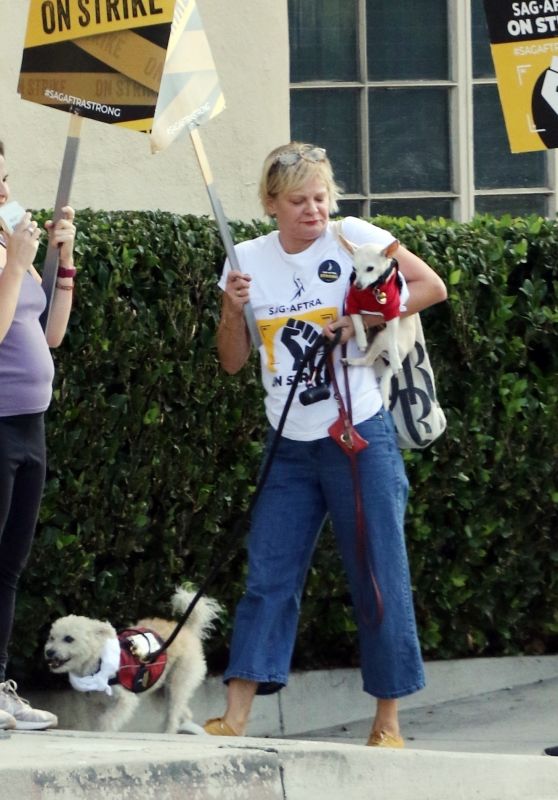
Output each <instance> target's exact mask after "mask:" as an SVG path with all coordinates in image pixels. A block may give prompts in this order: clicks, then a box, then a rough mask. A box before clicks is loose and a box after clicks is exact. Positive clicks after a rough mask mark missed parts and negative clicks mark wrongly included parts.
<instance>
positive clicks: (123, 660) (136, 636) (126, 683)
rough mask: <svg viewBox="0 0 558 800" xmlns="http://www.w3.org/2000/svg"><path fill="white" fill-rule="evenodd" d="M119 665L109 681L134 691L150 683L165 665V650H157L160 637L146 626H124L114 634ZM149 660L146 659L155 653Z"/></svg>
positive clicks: (154, 682)
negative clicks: (118, 654)
mask: <svg viewBox="0 0 558 800" xmlns="http://www.w3.org/2000/svg"><path fill="white" fill-rule="evenodd" d="M118 641H119V642H120V666H119V668H118V672H117V674H116V675H115V677H114V678H111V679H110V681H109V684H111V685H114V684H115V683H118V684H120V686H123V687H124V689H128V690H129V691H130V692H134V694H139V693H140V692H145V690H146V689H150V688H151V687H152V686H154V685H155V684H156V683H157V681H158V680H159V678H160V677H161V675H162V674H163V672H164V671H165V667H166V665H167V653H166V651H165V650H163V652H158V651H159V650H160V648H161V646H162V645H163V640H162V639H161V637H160V636H159V635H158V634H157V633H155V631H152V630H150V629H149V628H127V629H126V630H124V631H120V632H119V634H118ZM155 654H156V656H155V658H154V659H153V660H150V659H151V658H152V657H153V655H155Z"/></svg>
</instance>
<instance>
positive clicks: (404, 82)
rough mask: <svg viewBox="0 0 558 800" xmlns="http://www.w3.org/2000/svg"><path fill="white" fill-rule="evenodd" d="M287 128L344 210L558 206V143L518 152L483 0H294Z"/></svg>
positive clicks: (550, 210)
mask: <svg viewBox="0 0 558 800" xmlns="http://www.w3.org/2000/svg"><path fill="white" fill-rule="evenodd" d="M289 28H290V48H291V135H292V137H293V139H299V140H303V141H310V142H314V143H315V144H318V145H320V146H323V147H325V148H326V149H327V151H328V154H329V155H330V157H331V160H332V162H333V165H334V168H335V173H336V177H337V179H338V181H339V182H340V183H341V185H342V186H343V188H344V191H345V195H344V200H343V201H342V203H341V207H342V212H343V213H345V214H355V215H359V216H361V215H362V216H374V215H375V214H380V213H381V214H389V215H393V216H413V217H414V216H416V215H417V214H420V215H421V216H423V217H433V216H434V217H436V216H443V217H450V218H454V219H458V220H468V219H470V218H471V217H472V216H473V215H474V214H475V213H485V212H488V213H492V214H496V215H501V214H504V213H510V214H512V215H523V214H532V213H535V214H541V215H543V216H550V215H554V214H555V213H556V199H555V192H554V185H555V180H554V176H555V172H556V157H555V154H554V151H548V152H545V151H539V152H534V153H521V154H512V153H511V152H510V148H509V144H508V139H507V135H506V130H505V126H504V119H503V114H502V110H501V106H500V101H499V98H498V89H497V85H496V78H495V75H494V68H493V64H492V58H491V55H490V46H489V39H488V32H487V27H486V21H485V15H484V6H483V2H482V0H420V2H418V3H417V2H416V0H289Z"/></svg>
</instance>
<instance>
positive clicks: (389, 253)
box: [382, 239, 399, 258]
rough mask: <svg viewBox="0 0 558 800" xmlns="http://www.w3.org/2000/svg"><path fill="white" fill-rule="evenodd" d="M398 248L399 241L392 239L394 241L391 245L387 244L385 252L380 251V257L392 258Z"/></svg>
mask: <svg viewBox="0 0 558 800" xmlns="http://www.w3.org/2000/svg"><path fill="white" fill-rule="evenodd" d="M398 247H399V240H398V239H394V241H393V242H392V243H391V244H388V246H387V247H386V249H385V250H382V255H383V256H385V257H386V258H393V254H394V253H395V251H396V250H397V248H398Z"/></svg>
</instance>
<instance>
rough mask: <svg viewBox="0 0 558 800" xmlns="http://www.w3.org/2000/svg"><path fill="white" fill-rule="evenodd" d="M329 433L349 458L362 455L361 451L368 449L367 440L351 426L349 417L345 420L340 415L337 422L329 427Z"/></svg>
mask: <svg viewBox="0 0 558 800" xmlns="http://www.w3.org/2000/svg"><path fill="white" fill-rule="evenodd" d="M327 432H328V433H329V435H330V436H331V438H332V439H334V441H336V442H337V444H338V445H339V447H340V448H341V449H342V450H344V451H345V453H347V455H348V456H352V455H356V453H360V451H361V450H364V448H365V447H368V442H367V441H366V439H363V438H362V436H361V435H360V433H359V432H358V431H357V430H356V429H355V428H354V427H353V426H352V425H351V423H350V422H349V420H348V418H347V417H345V418H343V417H342V416H341V415H340V416H339V417H338V418H337V419H336V420H335V422H334V423H333V424H332V425H330V426H329V428H328V429H327Z"/></svg>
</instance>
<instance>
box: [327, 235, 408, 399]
mask: <svg viewBox="0 0 558 800" xmlns="http://www.w3.org/2000/svg"><path fill="white" fill-rule="evenodd" d="M339 240H340V242H341V244H342V245H343V247H344V248H345V249H346V250H347V251H348V252H349V253H350V254H351V256H352V259H353V266H354V270H355V278H354V281H353V283H352V285H351V288H350V289H349V293H348V295H347V299H346V302H345V308H346V311H347V313H348V314H350V316H351V319H352V321H353V325H354V327H355V339H356V343H357V346H358V348H359V350H362V351H363V352H364V353H365V355H364V356H362V357H361V358H348V359H346V363H347V364H350V365H352V366H357V367H371V366H372V365H373V364H374V362H375V361H376V360H377V359H378V358H379V357H380V356H382V357H383V359H384V360H385V359H387V361H388V363H389V366H388V367H387V368H386V369H384V370H383V371H382V374H381V383H380V388H381V392H382V399H383V403H384V406H385V407H386V408H389V399H390V387H391V379H392V376H393V375H396V374H397V373H398V372H399V371H400V370H401V369H402V365H403V360H404V358H405V356H406V355H407V354H408V353H409V352H410V351H411V350H412V348H413V345H414V342H415V338H416V328H415V315H414V314H412V315H411V316H409V317H404V318H403V319H400V306H401V285H402V284H401V279H400V277H399V270H398V267H397V262H396V261H395V259H394V258H393V253H394V252H395V250H396V249H397V247H398V246H399V242H398V241H397V240H396V241H394V242H392V244H390V245H389V246H388V247H385V248H383V247H382V246H381V245H378V244H372V243H370V244H363V245H360V246H359V247H357V246H356V245H354V244H352V243H351V242H349V241H347V239H345V238H344V237H343V236H341V235H339ZM363 313H364V314H381V315H382V316H383V318H384V320H385V323H386V324H385V328H384V329H383V330H381V331H378V332H377V333H376V335H375V336H374V338H373V340H372V342H371V343H370V344H369V343H368V337H367V333H366V329H365V327H364V323H363V321H362V314H363Z"/></svg>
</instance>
